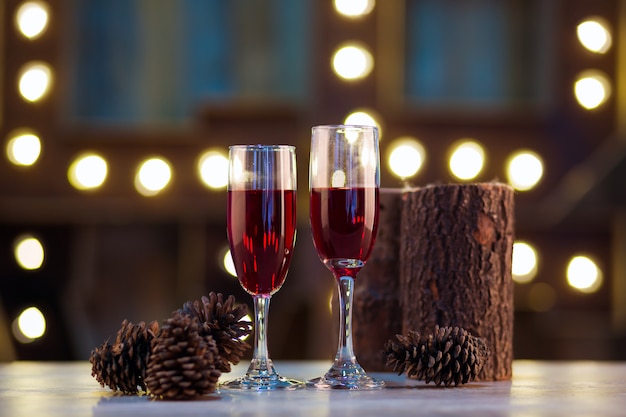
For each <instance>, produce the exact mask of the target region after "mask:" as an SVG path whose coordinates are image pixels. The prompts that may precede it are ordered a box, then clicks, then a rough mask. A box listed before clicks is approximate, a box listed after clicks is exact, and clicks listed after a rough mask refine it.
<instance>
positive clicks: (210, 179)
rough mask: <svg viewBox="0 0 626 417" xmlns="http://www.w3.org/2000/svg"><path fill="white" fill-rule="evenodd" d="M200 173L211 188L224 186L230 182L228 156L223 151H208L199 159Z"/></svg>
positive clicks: (205, 183) (203, 180)
mask: <svg viewBox="0 0 626 417" xmlns="http://www.w3.org/2000/svg"><path fill="white" fill-rule="evenodd" d="M198 175H199V176H200V180H201V181H202V182H203V183H204V185H206V186H207V187H209V188H224V187H226V185H227V184H228V158H227V157H226V155H225V154H224V153H222V152H218V151H207V152H205V153H204V154H202V156H200V158H199V159H198Z"/></svg>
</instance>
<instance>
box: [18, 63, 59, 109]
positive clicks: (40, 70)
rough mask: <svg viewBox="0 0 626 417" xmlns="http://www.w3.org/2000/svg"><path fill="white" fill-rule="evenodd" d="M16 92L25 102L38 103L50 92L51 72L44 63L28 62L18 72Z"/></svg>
mask: <svg viewBox="0 0 626 417" xmlns="http://www.w3.org/2000/svg"><path fill="white" fill-rule="evenodd" d="M19 74H20V75H19V77H18V90H19V92H20V95H21V96H22V98H23V99H24V100H26V101H31V102H34V101H38V100H40V99H42V98H43V97H44V96H45V95H46V94H47V93H48V91H49V90H50V86H51V85H52V70H51V69H50V66H49V65H48V64H46V63H44V62H39V61H35V62H29V63H27V64H25V65H24V66H23V67H22V69H21V70H20V72H19Z"/></svg>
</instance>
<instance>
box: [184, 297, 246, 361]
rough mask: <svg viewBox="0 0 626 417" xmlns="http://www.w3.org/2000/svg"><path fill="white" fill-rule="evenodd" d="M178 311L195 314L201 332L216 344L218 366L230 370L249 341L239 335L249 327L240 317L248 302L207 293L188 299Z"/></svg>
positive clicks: (242, 315)
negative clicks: (191, 299) (241, 302)
mask: <svg viewBox="0 0 626 417" xmlns="http://www.w3.org/2000/svg"><path fill="white" fill-rule="evenodd" d="M178 312H179V313H185V314H189V315H190V316H192V317H196V318H198V320H199V321H200V324H201V330H200V334H201V335H203V336H211V337H213V339H214V340H215V343H216V344H217V348H218V350H219V355H220V360H219V363H218V364H217V369H219V370H220V371H222V372H230V364H231V363H232V364H234V365H236V364H238V363H239V361H240V360H241V358H242V357H243V354H244V352H245V351H246V350H247V349H249V348H250V345H249V344H248V343H246V342H244V341H243V340H241V338H243V337H245V336H247V335H249V334H250V332H251V331H252V323H250V322H249V321H245V320H242V318H243V317H244V316H245V315H246V314H247V313H248V306H247V305H245V304H240V305H237V306H235V297H233V296H232V295H230V296H228V298H227V299H226V301H224V296H223V295H222V294H221V293H218V294H215V293H214V292H211V293H209V296H208V297H205V296H203V297H202V298H201V299H200V300H199V301H198V300H196V301H193V302H192V301H187V302H186V303H185V304H183V308H182V309H180V310H178Z"/></svg>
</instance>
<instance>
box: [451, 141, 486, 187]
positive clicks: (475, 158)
mask: <svg viewBox="0 0 626 417" xmlns="http://www.w3.org/2000/svg"><path fill="white" fill-rule="evenodd" d="M484 164H485V151H484V149H483V147H482V146H481V145H480V144H479V143H477V142H474V141H471V140H467V141H462V142H459V143H458V144H457V145H456V146H455V147H454V148H453V151H452V154H451V156H450V172H451V173H452V175H454V176H455V177H456V178H458V179H460V180H472V179H474V178H476V177H477V176H478V174H480V172H481V171H482V169H483V166H484Z"/></svg>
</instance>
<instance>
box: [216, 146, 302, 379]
mask: <svg viewBox="0 0 626 417" xmlns="http://www.w3.org/2000/svg"><path fill="white" fill-rule="evenodd" d="M227 229H228V242H229V244H230V250H231V254H232V258H233V262H234V264H235V269H236V271H237V277H238V279H239V283H240V284H241V286H242V287H243V288H244V289H245V290H246V291H247V292H248V293H249V294H250V295H252V297H253V298H254V315H255V326H254V351H253V356H252V362H251V363H250V366H249V368H248V371H247V373H246V374H245V376H243V377H241V378H239V379H235V380H232V381H229V382H226V383H224V384H223V385H222V387H223V388H231V389H249V390H275V389H295V388H299V387H301V386H303V383H301V382H299V381H295V380H292V379H287V378H284V377H281V376H280V375H278V373H277V372H276V370H275V369H274V365H273V363H272V360H271V359H270V358H269V352H268V349H267V319H268V313H269V304H270V298H271V296H272V294H274V293H276V292H277V291H278V290H279V289H280V287H281V286H282V285H283V283H284V281H285V277H286V275H287V270H288V268H289V263H290V261H291V255H292V253H293V247H294V244H295V240H296V154H295V147H293V146H288V145H270V146H265V145H236V146H231V147H230V148H229V166H228V208H227Z"/></svg>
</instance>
